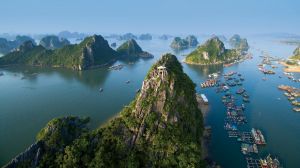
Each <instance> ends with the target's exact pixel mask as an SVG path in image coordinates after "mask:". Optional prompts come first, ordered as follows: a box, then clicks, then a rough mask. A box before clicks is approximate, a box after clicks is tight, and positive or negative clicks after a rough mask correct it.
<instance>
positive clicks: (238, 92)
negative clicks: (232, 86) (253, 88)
mask: <svg viewBox="0 0 300 168" xmlns="http://www.w3.org/2000/svg"><path fill="white" fill-rule="evenodd" d="M244 92H245V89H243V88H240V89H238V90H237V91H236V94H243V93H244Z"/></svg>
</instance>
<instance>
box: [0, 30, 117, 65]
mask: <svg viewBox="0 0 300 168" xmlns="http://www.w3.org/2000/svg"><path fill="white" fill-rule="evenodd" d="M118 57H119V54H118V53H117V52H116V51H115V50H113V49H112V48H110V46H109V44H108V42H107V41H106V40H105V39H104V38H103V37H102V36H100V35H99V36H98V35H94V36H90V37H87V38H85V39H84V40H83V41H82V42H81V43H80V44H74V45H66V46H64V47H62V48H60V49H55V50H47V49H46V48H44V47H43V46H41V45H39V46H35V45H34V44H33V43H32V42H31V41H27V42H25V43H24V44H23V45H21V46H20V47H19V49H17V50H16V51H14V52H11V53H9V54H7V55H5V56H3V57H1V58H0V65H12V64H23V65H31V66H51V67H65V68H70V69H74V70H84V69H89V68H92V67H97V66H102V65H105V64H108V63H110V62H112V61H115V60H116V59H117V58H118Z"/></svg>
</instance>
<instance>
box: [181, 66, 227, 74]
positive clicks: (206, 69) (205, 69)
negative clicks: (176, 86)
mask: <svg viewBox="0 0 300 168" xmlns="http://www.w3.org/2000/svg"><path fill="white" fill-rule="evenodd" d="M186 65H187V66H188V67H189V69H191V70H193V71H195V72H196V73H197V74H198V75H199V76H200V77H202V76H208V75H209V74H211V73H215V72H221V73H223V69H224V68H223V65H222V64H220V65H191V64H186Z"/></svg>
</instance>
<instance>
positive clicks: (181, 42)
mask: <svg viewBox="0 0 300 168" xmlns="http://www.w3.org/2000/svg"><path fill="white" fill-rule="evenodd" d="M197 45H198V40H197V38H196V37H195V36H193V35H189V36H187V37H186V38H185V39H182V38H180V37H175V38H174V40H173V41H172V43H171V48H173V49H175V50H183V49H187V48H190V47H196V46H197Z"/></svg>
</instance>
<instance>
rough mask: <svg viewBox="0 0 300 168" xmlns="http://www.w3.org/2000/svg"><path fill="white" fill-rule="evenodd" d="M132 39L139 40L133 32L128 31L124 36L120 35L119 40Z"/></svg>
mask: <svg viewBox="0 0 300 168" xmlns="http://www.w3.org/2000/svg"><path fill="white" fill-rule="evenodd" d="M130 39H134V40H137V37H136V36H135V35H134V34H132V33H126V34H124V35H122V36H119V40H130Z"/></svg>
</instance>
